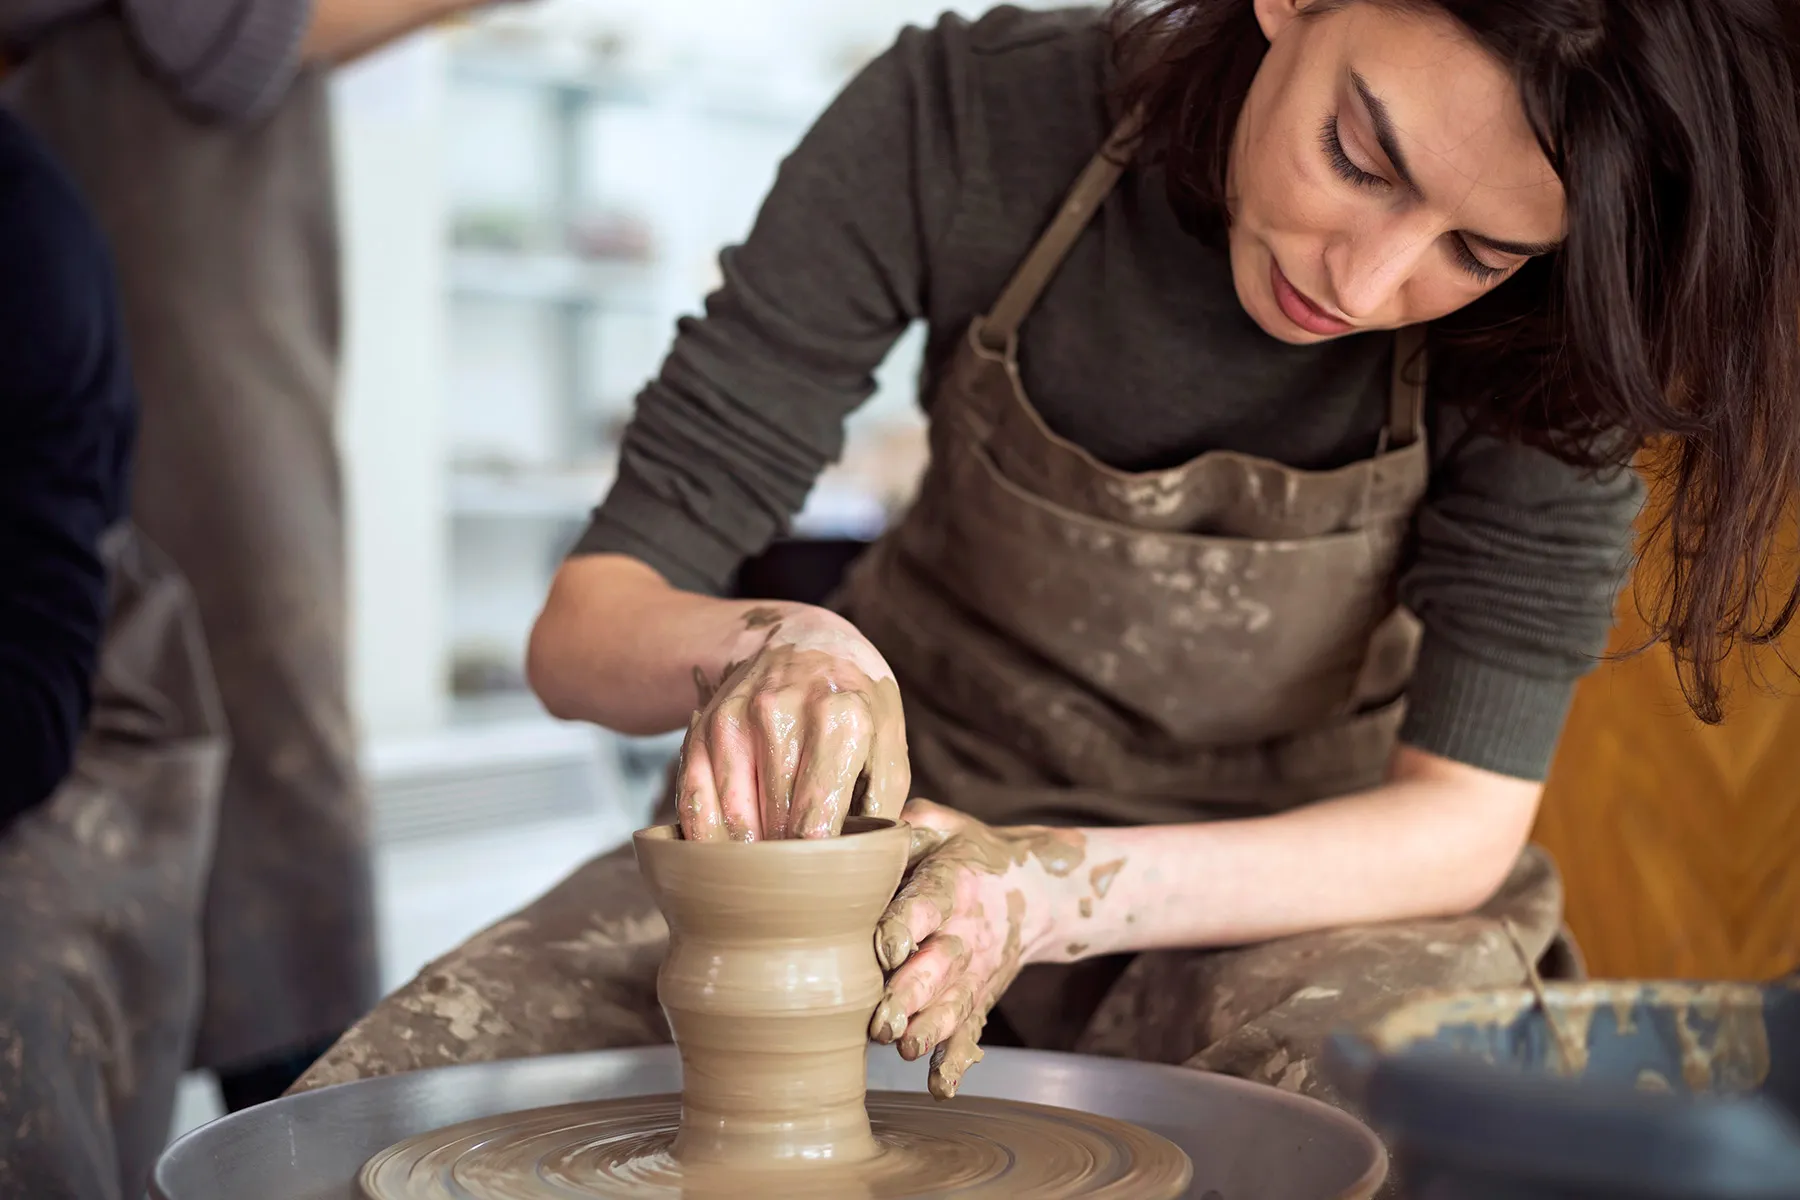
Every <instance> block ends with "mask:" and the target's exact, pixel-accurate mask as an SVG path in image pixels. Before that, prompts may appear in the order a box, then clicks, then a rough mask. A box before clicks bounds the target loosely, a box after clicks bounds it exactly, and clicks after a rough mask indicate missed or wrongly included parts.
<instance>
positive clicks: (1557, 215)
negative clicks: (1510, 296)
mask: <svg viewBox="0 0 1800 1200" xmlns="http://www.w3.org/2000/svg"><path fill="white" fill-rule="evenodd" d="M1253 2H1254V3H1255V5H1256V15H1257V20H1258V21H1259V22H1260V23H1261V25H1262V28H1263V32H1264V34H1266V35H1267V37H1268V39H1269V53H1268V56H1267V58H1265V59H1264V60H1263V64H1262V67H1261V69H1260V70H1259V71H1258V72H1257V75H1256V81H1255V83H1254V84H1252V85H1251V89H1250V95H1249V98H1248V100H1247V101H1246V102H1245V104H1244V111H1243V115H1242V116H1241V117H1240V118H1239V120H1238V127H1237V133H1236V137H1235V140H1234V142H1233V146H1232V154H1231V166H1230V179H1229V191H1230V196H1231V214H1232V220H1231V271H1232V276H1233V278H1234V279H1235V281H1236V284H1237V293H1238V299H1239V301H1240V302H1241V303H1242V304H1243V306H1244V309H1245V311H1247V312H1248V313H1249V314H1250V316H1251V317H1252V318H1254V319H1255V321H1256V323H1257V324H1259V325H1261V326H1262V327H1263V329H1264V330H1265V331H1266V332H1267V333H1268V334H1269V335H1270V336H1271V337H1275V338H1279V339H1281V340H1282V341H1284V342H1292V343H1295V344H1304V343H1309V342H1319V341H1325V340H1327V339H1329V338H1334V337H1342V336H1344V335H1346V334H1350V333H1357V332H1362V331H1365V330H1373V329H1397V328H1399V327H1401V326H1403V325H1411V324H1414V323H1416V322H1420V321H1429V320H1431V319H1433V318H1435V317H1441V316H1443V315H1444V314H1445V313H1449V312H1453V311H1455V310H1456V309H1458V308H1461V307H1462V306H1463V305H1465V304H1468V303H1469V302H1470V301H1472V300H1474V299H1475V298H1477V297H1478V296H1480V295H1482V294H1483V293H1485V292H1487V291H1489V290H1491V289H1492V288H1495V287H1497V286H1499V285H1500V284H1501V283H1502V282H1504V281H1505V280H1506V279H1507V278H1508V277H1509V276H1511V275H1512V274H1513V273H1514V272H1515V271H1517V270H1518V268H1519V267H1520V266H1522V265H1523V264H1524V263H1525V262H1526V261H1527V260H1528V259H1529V258H1530V257H1532V256H1533V255H1537V254H1543V253H1548V252H1549V251H1551V250H1553V249H1554V248H1555V246H1556V243H1558V242H1559V241H1560V240H1561V239H1562V236H1563V190H1562V184H1561V182H1560V181H1559V180H1558V179H1557V178H1556V174H1555V172H1554V171H1552V170H1551V167H1550V163H1549V161H1548V160H1547V159H1546V158H1545V157H1544V154H1543V152H1542V150H1540V149H1539V147H1538V144H1537V140H1536V138H1534V137H1533V136H1532V132H1531V128H1530V126H1529V125H1528V124H1527V123H1526V120H1525V110H1524V106H1523V104H1522V103H1521V101H1520V99H1519V94H1518V91H1517V89H1516V88H1515V87H1514V86H1513V83H1512V81H1511V79H1510V78H1509V77H1508V75H1507V72H1506V69H1505V67H1504V66H1503V65H1502V64H1501V63H1499V62H1498V61H1496V60H1495V59H1493V58H1492V57H1490V56H1489V55H1488V54H1487V53H1486V52H1485V51H1483V50H1482V49H1481V48H1480V47H1479V46H1478V45H1476V43H1475V42H1474V40H1473V39H1472V38H1470V36H1469V35H1468V34H1467V33H1466V32H1464V31H1463V30H1462V28H1461V27H1460V26H1458V25H1457V24H1456V23H1455V22H1454V21H1452V20H1451V19H1450V18H1449V17H1447V16H1444V15H1443V14H1441V13H1434V12H1429V11H1425V12H1420V11H1412V10H1409V9H1405V8H1402V7H1398V6H1390V5H1383V4H1376V3H1346V4H1316V3H1315V0H1253ZM1315 7H1316V8H1317V9H1318V11H1317V12H1315V13H1311V14H1307V13H1306V12H1305V10H1306V9H1308V8H1315Z"/></svg>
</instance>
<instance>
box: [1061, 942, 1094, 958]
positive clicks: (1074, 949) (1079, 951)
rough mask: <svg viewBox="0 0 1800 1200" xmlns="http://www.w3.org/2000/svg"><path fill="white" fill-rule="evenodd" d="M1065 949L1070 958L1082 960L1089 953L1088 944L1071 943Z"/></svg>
mask: <svg viewBox="0 0 1800 1200" xmlns="http://www.w3.org/2000/svg"><path fill="white" fill-rule="evenodd" d="M1063 949H1064V950H1065V951H1066V952H1067V953H1068V955H1069V957H1070V958H1080V957H1081V956H1082V955H1084V954H1086V953H1087V952H1088V945H1087V943H1086V942H1070V943H1069V944H1068V945H1067V946H1065V947H1064V948H1063Z"/></svg>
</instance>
